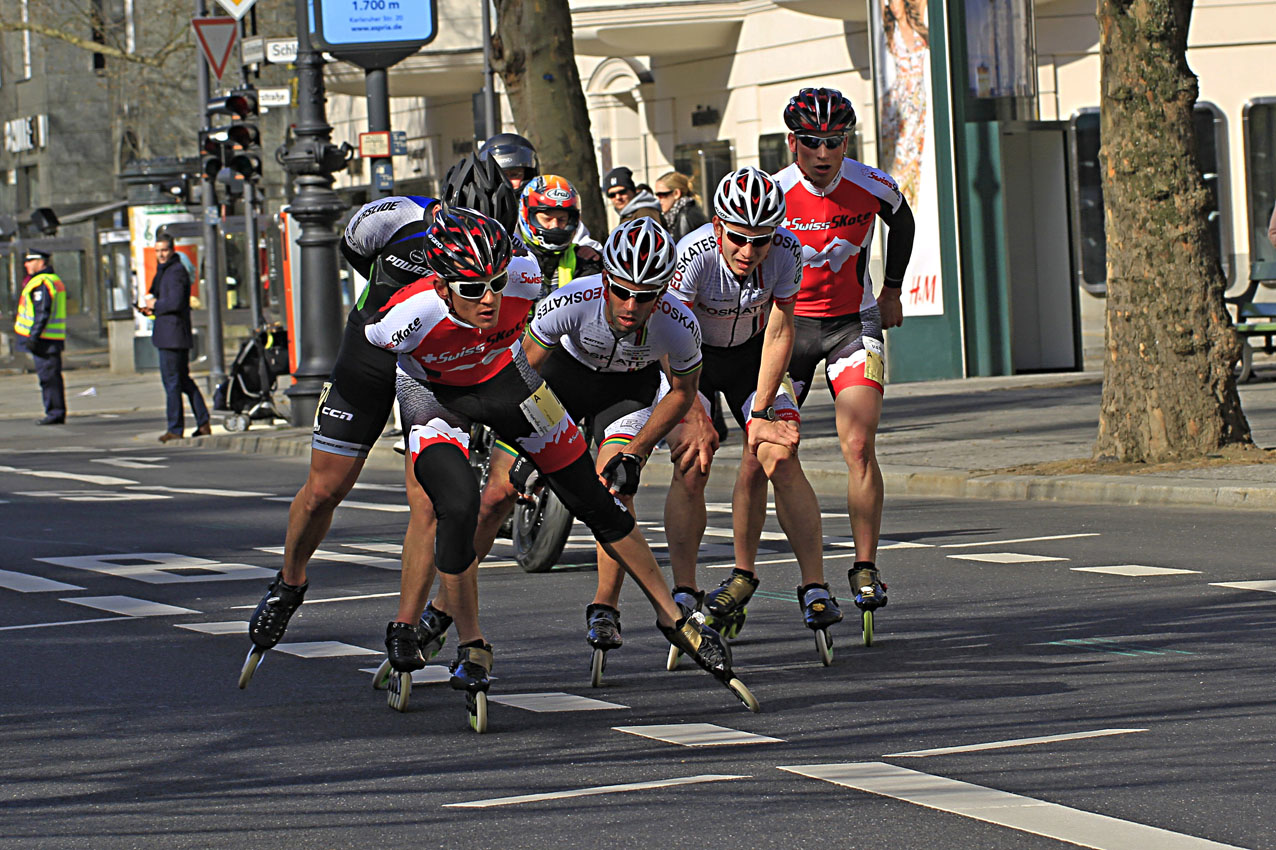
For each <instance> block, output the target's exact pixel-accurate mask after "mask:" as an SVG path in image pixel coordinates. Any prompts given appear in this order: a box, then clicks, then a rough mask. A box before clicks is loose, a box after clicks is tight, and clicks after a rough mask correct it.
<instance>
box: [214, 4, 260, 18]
mask: <svg viewBox="0 0 1276 850" xmlns="http://www.w3.org/2000/svg"><path fill="white" fill-rule="evenodd" d="M217 2H218V3H220V4H221V7H222V8H223V9H225V10H226V11H227V12H230V14H231V15H232V16H233V17H234V18H235V20H239V19H240V18H242V17H243V16H244V15H247V14H248V10H249V9H251V8H252V7H253V4H254V3H256V2H257V0H217Z"/></svg>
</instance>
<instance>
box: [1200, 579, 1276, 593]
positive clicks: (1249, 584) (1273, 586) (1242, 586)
mask: <svg viewBox="0 0 1276 850" xmlns="http://www.w3.org/2000/svg"><path fill="white" fill-rule="evenodd" d="M1210 587H1230V588H1233V589H1235V590H1262V591H1265V592H1267V593H1276V581H1212V582H1210Z"/></svg>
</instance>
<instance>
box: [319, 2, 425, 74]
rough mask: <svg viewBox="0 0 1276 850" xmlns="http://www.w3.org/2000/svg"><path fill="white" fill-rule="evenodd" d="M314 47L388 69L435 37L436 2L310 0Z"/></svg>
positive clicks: (342, 57)
mask: <svg viewBox="0 0 1276 850" xmlns="http://www.w3.org/2000/svg"><path fill="white" fill-rule="evenodd" d="M308 2H309V5H310V37H311V41H313V42H314V44H315V46H316V47H318V48H320V49H321V50H326V51H328V52H329V53H331V54H332V55H333V56H336V57H337V58H339V59H344V60H346V61H348V62H353V63H354V64H356V65H359V66H360V67H362V68H369V69H370V68H388V67H390V66H391V65H393V64H394V63H395V62H398V61H399V60H401V59H404V58H406V57H408V56H411V55H412V54H413V53H415V52H417V51H418V50H420V49H421V48H422V47H424V46H425V45H427V44H429V43H430V42H431V41H433V40H434V37H435V36H436V35H438V30H439V15H438V7H437V6H436V5H435V0H308Z"/></svg>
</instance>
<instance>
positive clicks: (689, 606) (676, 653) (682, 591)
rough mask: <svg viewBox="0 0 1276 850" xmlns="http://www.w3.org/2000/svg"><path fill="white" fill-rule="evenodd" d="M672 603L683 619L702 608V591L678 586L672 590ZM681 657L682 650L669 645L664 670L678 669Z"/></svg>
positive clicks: (674, 645)
mask: <svg viewBox="0 0 1276 850" xmlns="http://www.w3.org/2000/svg"><path fill="white" fill-rule="evenodd" d="M673 601H674V602H676V603H678V610H679V611H681V612H682V615H681V616H683V617H685V616H687V615H688V614H690V613H691V612H693V611H700V610H703V608H704V591H703V590H693V589H691V588H690V587H685V586H680V587H675V588H674V589H673ZM681 657H682V650H681V649H679V648H678V647H677V645H676V644H670V645H669V658H668V660H667V661H665V669H666V670H668V671H669V672H670V673H672V672H673V671H674V670H677V669H678V659H679V658H681Z"/></svg>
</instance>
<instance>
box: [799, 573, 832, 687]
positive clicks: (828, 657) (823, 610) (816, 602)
mask: <svg viewBox="0 0 1276 850" xmlns="http://www.w3.org/2000/svg"><path fill="white" fill-rule="evenodd" d="M797 597H798V605H800V606H802V619H803V620H805V621H806V627H807V628H808V629H810V630H811V631H813V632H815V648H816V650H817V651H819V653H820V661H821V662H822V663H823V664H824V666H825V667H827V666H829V665H830V664H832V663H833V637H832V635H830V634H829V631H828V630H829V626H832V625H833V624H835V623H840V622H842V609H841V608H839V607H838V606H837V599H836V598H835V597H834V596H833V594H831V593H829V586H828V585H827V584H818V583H817V584H808V585H806V586H805V587H799V588H798V589H797Z"/></svg>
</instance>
